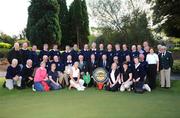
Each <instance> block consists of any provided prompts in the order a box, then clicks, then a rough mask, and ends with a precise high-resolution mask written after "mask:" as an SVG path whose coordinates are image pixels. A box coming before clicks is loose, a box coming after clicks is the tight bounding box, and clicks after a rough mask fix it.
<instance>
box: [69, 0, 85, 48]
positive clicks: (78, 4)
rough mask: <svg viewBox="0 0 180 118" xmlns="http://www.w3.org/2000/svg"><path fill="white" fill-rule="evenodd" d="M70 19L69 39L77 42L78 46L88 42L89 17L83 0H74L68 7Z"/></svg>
mask: <svg viewBox="0 0 180 118" xmlns="http://www.w3.org/2000/svg"><path fill="white" fill-rule="evenodd" d="M69 19H70V28H71V30H70V33H71V37H70V40H71V42H72V44H73V43H77V44H78V45H79V46H80V47H82V46H83V44H85V43H88V35H89V18H88V13H87V7H86V2H85V0H83V1H81V0H74V1H73V2H72V3H71V5H70V9H69Z"/></svg>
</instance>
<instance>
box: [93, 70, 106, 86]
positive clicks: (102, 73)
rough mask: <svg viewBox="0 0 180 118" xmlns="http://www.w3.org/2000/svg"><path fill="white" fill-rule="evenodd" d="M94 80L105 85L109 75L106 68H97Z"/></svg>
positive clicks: (94, 72)
mask: <svg viewBox="0 0 180 118" xmlns="http://www.w3.org/2000/svg"><path fill="white" fill-rule="evenodd" d="M93 79H94V81H96V82H98V83H104V82H106V81H107V80H108V74H107V71H106V69H104V68H96V69H95V70H94V71H93Z"/></svg>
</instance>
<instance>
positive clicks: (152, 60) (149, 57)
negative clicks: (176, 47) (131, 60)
mask: <svg viewBox="0 0 180 118" xmlns="http://www.w3.org/2000/svg"><path fill="white" fill-rule="evenodd" d="M146 61H147V62H148V64H157V62H158V61H159V57H158V55H157V54H156V53H153V54H150V53H149V54H147V56H146Z"/></svg>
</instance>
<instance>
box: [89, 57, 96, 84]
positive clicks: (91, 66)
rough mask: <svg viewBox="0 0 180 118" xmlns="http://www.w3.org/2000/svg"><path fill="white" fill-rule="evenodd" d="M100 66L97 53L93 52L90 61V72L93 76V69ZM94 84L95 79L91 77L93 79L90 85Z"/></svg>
mask: <svg viewBox="0 0 180 118" xmlns="http://www.w3.org/2000/svg"><path fill="white" fill-rule="evenodd" d="M97 67H98V63H97V61H96V58H95V54H91V57H90V62H89V63H88V72H89V74H90V76H92V74H93V71H94V70H95V69H96V68H97ZM93 84H94V80H93V79H92V78H91V81H90V83H89V86H92V85H93Z"/></svg>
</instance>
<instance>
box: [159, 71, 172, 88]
mask: <svg viewBox="0 0 180 118" xmlns="http://www.w3.org/2000/svg"><path fill="white" fill-rule="evenodd" d="M170 75H171V68H169V69H162V70H161V71H160V78H161V87H171V81H170Z"/></svg>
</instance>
